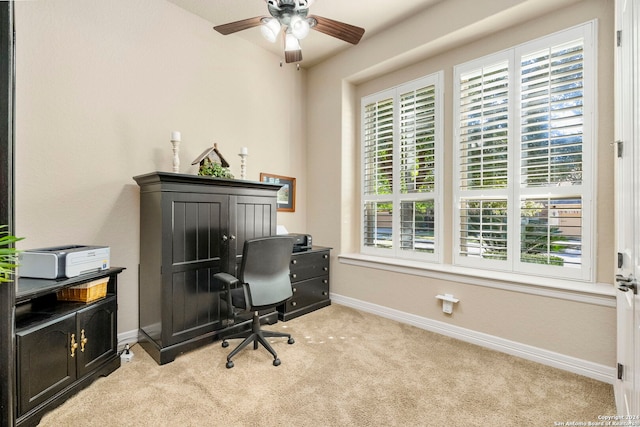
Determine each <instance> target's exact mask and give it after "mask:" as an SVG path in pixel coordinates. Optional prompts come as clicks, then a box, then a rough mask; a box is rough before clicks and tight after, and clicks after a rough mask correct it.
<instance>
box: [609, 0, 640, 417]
mask: <svg viewBox="0 0 640 427" xmlns="http://www.w3.org/2000/svg"><path fill="white" fill-rule="evenodd" d="M615 17H616V18H615V19H616V47H615V48H614V49H615V64H614V67H615V68H614V69H615V110H616V111H615V143H614V144H613V145H614V146H615V147H616V151H617V153H616V155H617V158H616V162H615V167H616V185H615V191H616V214H615V219H616V247H617V252H618V253H617V257H618V265H617V268H618V270H617V274H618V276H617V278H614V284H615V286H616V287H617V289H616V300H617V309H616V311H617V316H616V317H617V326H616V330H617V361H618V379H617V380H616V381H615V384H614V391H615V398H616V406H617V411H618V414H619V415H623V416H624V415H638V413H640V397H639V396H640V381H639V377H638V369H639V368H640V330H639V329H638V326H639V325H640V297H638V295H636V294H635V292H637V285H638V284H637V278H638V277H640V263H639V262H638V259H639V257H640V234H639V233H640V228H639V227H638V226H637V224H638V223H639V222H640V221H639V219H640V207H639V206H638V203H640V197H639V196H638V195H637V191H638V189H639V188H640V156H639V154H640V153H639V152H638V147H637V140H638V138H639V137H640V125H639V124H638V123H636V122H637V120H635V118H636V114H637V112H639V111H640V87H639V86H638V84H637V78H635V75H636V73H637V72H638V70H640V64H639V63H638V59H639V53H640V37H639V34H638V32H639V31H638V30H639V29H640V0H616V3H615ZM618 279H621V280H618ZM634 286H635V287H636V288H635V289H633V287H634Z"/></svg>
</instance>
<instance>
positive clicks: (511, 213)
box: [452, 21, 597, 281]
mask: <svg viewBox="0 0 640 427" xmlns="http://www.w3.org/2000/svg"><path fill="white" fill-rule="evenodd" d="M596 34H597V22H596V21H590V22H587V23H585V24H582V25H579V26H576V27H573V28H569V29H567V30H564V31H560V32H557V33H554V34H551V35H549V36H546V37H542V38H540V39H537V40H534V41H531V42H528V43H523V44H522V45H519V46H516V47H514V48H512V49H508V50H505V51H502V52H499V53H496V54H493V55H488V56H485V57H483V58H479V59H476V60H473V61H469V62H467V63H464V64H460V65H458V66H455V67H454V73H453V74H454V100H453V109H454V111H453V117H454V120H453V128H454V129H453V135H454V159H455V161H454V186H453V195H454V226H453V236H452V238H453V250H454V253H453V263H454V265H459V266H464V267H472V268H477V269H485V270H498V271H505V272H512V273H522V274H528V275H537V276H547V277H554V278H564V279H572V280H582V281H592V280H593V278H594V270H595V259H594V252H595V251H594V248H595V244H596V242H595V237H596V234H595V232H594V227H595V224H596V221H595V214H596V212H595V208H594V207H595V202H594V199H595V185H594V184H595V179H594V177H595V176H596V174H595V172H596V170H595V162H594V161H593V159H594V152H595V150H596V148H597V147H596V141H595V138H596V135H597V132H596V131H597V123H596V122H597V120H596V117H597V115H596V108H597V99H596V95H597V93H596V92H597V86H596V83H597V79H596V62H597V61H596V58H597V51H596ZM577 38H582V39H583V40H584V62H583V64H584V80H583V81H584V89H583V100H584V110H583V111H584V115H583V117H584V123H583V143H582V147H583V150H582V155H583V158H582V162H583V163H582V164H583V174H582V180H583V181H582V185H581V186H580V187H581V188H580V190H581V191H580V193H581V195H582V230H581V231H582V254H581V267H580V268H570V267H559V266H552V265H542V264H533V263H525V262H522V261H520V215H521V212H520V200H521V198H523V197H526V198H533V197H537V196H540V197H549V196H551V197H553V196H554V195H556V194H557V195H558V196H563V195H565V194H566V193H563V192H562V191H558V192H557V193H556V192H554V189H553V188H551V187H540V188H525V187H522V188H521V186H520V184H519V183H520V182H521V168H520V155H521V153H520V150H521V144H520V140H521V126H520V113H521V111H520V108H521V103H520V85H519V78H520V73H521V69H520V68H521V61H520V58H521V57H522V55H526V54H528V53H530V52H534V51H536V50H538V49H541V48H549V47H551V46H556V45H558V44H561V43H564V42H568V41H570V40H575V39H577ZM501 60H507V61H509V73H510V74H509V128H508V129H509V133H508V140H509V141H508V147H509V149H508V185H507V188H506V189H505V190H495V189H489V190H486V191H484V190H464V191H463V190H461V189H460V179H461V176H462V175H461V173H462V171H461V166H460V162H459V161H458V153H459V152H460V144H461V138H460V129H459V117H460V91H461V84H460V77H461V75H462V74H465V73H468V72H471V71H472V70H475V69H478V68H480V67H483V66H491V65H492V64H494V63H496V62H498V61H501ZM491 197H500V198H503V199H507V200H508V208H507V217H508V220H507V221H508V230H509V231H508V237H507V242H508V243H507V260H505V261H503V260H488V259H486V258H482V257H472V256H464V255H462V254H461V242H460V240H461V239H460V236H461V228H462V227H461V200H463V199H466V198H473V199H474V200H475V199H484V198H491Z"/></svg>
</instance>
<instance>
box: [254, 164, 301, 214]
mask: <svg viewBox="0 0 640 427" xmlns="http://www.w3.org/2000/svg"><path fill="white" fill-rule="evenodd" d="M260 181H261V182H267V183H269V184H280V185H282V188H281V189H280V190H279V191H278V212H295V211H296V179H295V178H291V177H290V176H281V175H273V174H270V173H264V172H260Z"/></svg>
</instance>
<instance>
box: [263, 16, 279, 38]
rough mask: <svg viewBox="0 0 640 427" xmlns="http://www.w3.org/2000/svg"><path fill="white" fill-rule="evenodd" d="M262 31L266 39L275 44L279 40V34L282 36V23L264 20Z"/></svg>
mask: <svg viewBox="0 0 640 427" xmlns="http://www.w3.org/2000/svg"><path fill="white" fill-rule="evenodd" d="M260 31H262V35H263V36H264V38H265V39H267V40H269V41H270V42H271V43H275V41H276V40H277V39H278V34H280V22H278V20H277V19H276V18H269V19H264V20H263V24H262V26H261V27H260Z"/></svg>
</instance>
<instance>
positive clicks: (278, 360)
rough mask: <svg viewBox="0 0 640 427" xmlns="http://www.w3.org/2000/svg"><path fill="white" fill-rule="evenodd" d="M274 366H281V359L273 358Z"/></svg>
mask: <svg viewBox="0 0 640 427" xmlns="http://www.w3.org/2000/svg"><path fill="white" fill-rule="evenodd" d="M273 366H280V359H278V358H276V359H273Z"/></svg>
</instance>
